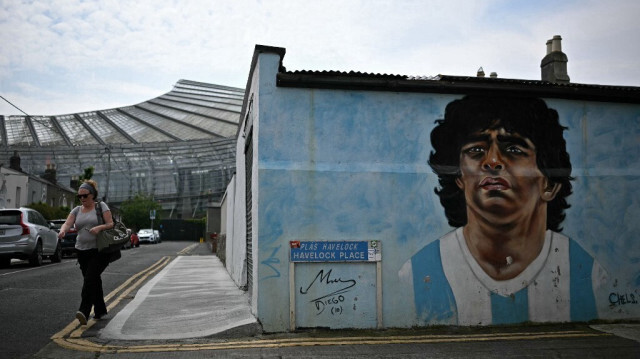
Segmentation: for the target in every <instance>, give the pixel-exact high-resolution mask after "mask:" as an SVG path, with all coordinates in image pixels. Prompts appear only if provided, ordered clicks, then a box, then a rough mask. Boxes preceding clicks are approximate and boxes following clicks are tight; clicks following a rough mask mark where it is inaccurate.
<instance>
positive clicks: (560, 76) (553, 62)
mask: <svg viewBox="0 0 640 359" xmlns="http://www.w3.org/2000/svg"><path fill="white" fill-rule="evenodd" d="M568 61H569V59H568V58H567V55H565V54H564V52H562V37H560V35H555V36H554V37H553V39H551V40H549V41H547V55H546V56H545V57H544V58H543V59H542V62H541V63H540V69H541V72H542V81H549V82H553V83H569V74H568V73H567V62H568Z"/></svg>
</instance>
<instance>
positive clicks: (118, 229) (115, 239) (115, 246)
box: [96, 202, 131, 262]
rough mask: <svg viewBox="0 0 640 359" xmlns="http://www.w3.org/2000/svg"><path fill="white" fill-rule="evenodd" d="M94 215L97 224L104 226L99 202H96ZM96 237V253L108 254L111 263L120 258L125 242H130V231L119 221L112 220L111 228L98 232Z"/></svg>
mask: <svg viewBox="0 0 640 359" xmlns="http://www.w3.org/2000/svg"><path fill="white" fill-rule="evenodd" d="M96 215H97V216H98V223H99V224H104V223H105V222H104V217H103V216H102V205H101V203H100V202H96ZM96 237H97V243H98V252H100V253H108V254H109V262H113V261H116V260H118V259H119V258H120V248H121V247H122V245H123V244H124V243H126V242H127V241H131V231H129V230H128V229H127V227H126V226H125V225H124V223H122V222H121V221H118V220H116V219H113V228H111V229H105V230H103V231H100V232H99V233H98V235H97V236H96Z"/></svg>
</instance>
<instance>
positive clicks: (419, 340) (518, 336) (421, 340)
mask: <svg viewBox="0 0 640 359" xmlns="http://www.w3.org/2000/svg"><path fill="white" fill-rule="evenodd" d="M197 245H198V244H197V243H196V244H194V245H191V246H189V247H187V248H185V249H183V250H182V251H181V252H180V253H182V252H188V251H190V250H192V249H193V248H195V246H197ZM180 253H178V254H180ZM170 261H171V258H170V257H163V258H162V259H160V260H159V261H157V262H156V263H154V264H153V265H151V266H150V267H149V268H147V269H145V270H143V271H141V272H139V273H137V274H136V275H134V276H132V277H131V278H129V279H128V280H127V281H125V282H124V283H123V284H122V285H120V286H119V287H118V288H116V289H115V290H113V291H112V292H111V293H109V295H107V297H105V302H106V301H109V300H111V299H112V298H114V297H116V295H117V294H118V293H120V292H122V293H121V294H120V295H119V296H118V297H117V298H116V299H115V300H113V301H112V302H111V303H109V305H108V307H107V308H108V310H111V309H112V308H114V307H115V306H116V305H118V304H119V303H120V301H122V299H124V298H125V297H126V296H127V295H129V293H131V292H132V291H133V290H135V289H136V288H137V287H139V286H140V285H142V283H143V282H144V281H145V280H146V279H147V278H148V277H149V276H151V275H152V274H155V273H156V272H158V271H159V270H160V269H162V268H164V267H165V266H166V265H167V264H168V263H169V262H170ZM95 323H96V321H95V320H93V319H91V320H90V321H89V323H87V325H85V326H80V325H79V323H78V322H77V321H75V320H74V321H73V322H71V323H69V325H67V326H66V327H65V328H64V329H62V330H61V331H60V332H58V333H56V334H54V335H53V336H52V337H51V339H52V340H53V342H55V343H56V344H58V345H59V346H61V347H62V348H65V349H70V350H76V351H83V352H93V353H144V352H168V351H202V350H229V349H268V348H286V347H296V346H332V345H384V344H427V343H453V342H481V341H497V340H510V341H514V340H535V339H547V338H585V337H598V336H612V334H609V333H593V332H586V331H557V332H538V333H492V334H470V335H407V336H402V335H396V336H387V337H375V336H353V337H339V338H335V337H334V338H328V337H326V338H281V339H250V340H240V341H225V342H212V343H204V344H179V343H173V344H152V345H131V346H128V345H124V346H118V345H108V344H98V343H94V342H92V341H90V340H88V339H84V338H82V333H83V332H84V331H86V330H87V329H88V328H90V327H91V326H92V325H94V324H95Z"/></svg>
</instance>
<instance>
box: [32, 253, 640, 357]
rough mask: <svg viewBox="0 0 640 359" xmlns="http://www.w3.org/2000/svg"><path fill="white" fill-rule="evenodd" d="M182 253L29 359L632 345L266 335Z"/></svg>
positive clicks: (621, 327) (220, 273)
mask: <svg viewBox="0 0 640 359" xmlns="http://www.w3.org/2000/svg"><path fill="white" fill-rule="evenodd" d="M188 249H189V254H190V255H179V256H178V257H176V258H174V259H173V260H171V261H170V262H168V263H169V264H166V266H165V267H164V268H162V269H158V271H157V272H153V273H150V274H149V278H151V279H150V280H148V281H147V282H146V283H145V284H144V285H142V286H141V287H140V288H139V289H138V290H137V292H136V293H135V297H133V299H132V300H131V301H130V302H129V303H128V304H126V305H125V306H124V307H123V308H122V309H121V310H119V311H118V312H117V313H116V314H115V315H114V316H113V317H112V318H108V319H106V320H103V321H99V322H94V323H93V324H92V323H90V325H89V326H88V327H83V328H82V329H74V328H75V327H74V328H69V329H68V330H66V329H67V328H65V330H66V332H65V330H63V332H65V334H64V335H61V336H60V337H58V338H56V336H54V337H53V338H52V339H53V342H52V343H50V344H49V345H47V346H46V347H45V348H43V350H41V351H40V352H39V353H37V354H36V355H35V356H34V358H47V359H48V358H89V357H94V355H105V358H106V357H111V356H110V355H111V354H113V355H118V354H122V355H123V357H127V358H138V357H140V358H142V357H145V358H146V357H147V356H146V355H147V354H149V353H151V352H165V353H167V354H169V353H171V354H172V357H178V358H182V357H185V358H186V357H191V355H193V353H194V352H195V351H207V350H213V351H216V350H221V349H222V350H223V352H224V350H225V349H227V350H228V349H234V348H235V349H241V348H267V347H284V346H299V345H312V346H317V345H332V344H335V345H348V344H350V343H351V344H358V343H362V342H363V340H364V339H366V340H367V341H371V342H376V341H389V340H399V339H398V338H409V337H410V338H413V339H411V340H423V341H424V340H435V339H432V338H442V337H443V336H444V337H447V338H448V337H451V338H453V339H451V340H456V341H457V340H459V339H460V338H472V340H479V339H481V338H485V337H486V338H491V340H498V339H500V338H502V336H505V338H511V339H509V340H512V339H513V335H516V336H517V335H522V336H523V337H524V338H527V337H528V336H529V335H533V334H542V332H543V331H546V334H545V335H549V333H551V335H560V336H567V335H569V336H572V335H576V336H583V335H598V334H597V333H610V334H614V335H616V336H619V337H622V338H626V339H632V340H635V341H636V342H639V343H640V324H639V323H632V324H601V325H591V326H587V325H584V324H581V325H580V324H576V325H573V324H567V325H562V324H559V325H556V326H553V325H549V326H522V327H517V326H516V327H510V328H509V327H507V328H490V327H489V328H457V327H453V328H442V327H440V328H436V329H432V328H424V329H418V328H414V329H406V330H402V329H388V330H363V331H358V330H352V331H349V330H346V331H345V330H342V331H341V330H321V329H319V330H311V331H309V330H307V331H300V332H295V333H279V334H269V335H267V334H264V333H263V332H262V328H261V326H260V324H259V323H258V321H257V320H256V318H255V317H254V316H253V315H252V314H251V311H250V307H249V301H248V296H247V293H246V292H244V291H242V290H240V289H238V287H237V286H236V284H235V282H233V280H232V279H231V277H230V276H229V274H228V273H227V271H226V268H225V267H224V266H223V265H222V263H221V262H220V260H219V259H218V257H217V256H215V255H212V253H211V252H210V251H209V250H208V246H207V245H206V244H194V246H192V247H190V248H188ZM159 268H160V267H159ZM73 324H76V323H73ZM74 330H75V331H74ZM510 332H511V333H510ZM527 333H528V334H527ZM473 338H475V339H473ZM402 340H405V339H402ZM407 340H408V339H407ZM145 353H146V354H145ZM179 353H180V354H179Z"/></svg>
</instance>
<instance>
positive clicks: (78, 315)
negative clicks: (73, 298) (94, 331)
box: [76, 311, 87, 325]
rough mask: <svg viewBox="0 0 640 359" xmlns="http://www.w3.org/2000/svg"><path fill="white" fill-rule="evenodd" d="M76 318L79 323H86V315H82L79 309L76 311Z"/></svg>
mask: <svg viewBox="0 0 640 359" xmlns="http://www.w3.org/2000/svg"><path fill="white" fill-rule="evenodd" d="M76 319H78V321H79V322H80V324H81V325H87V316H86V315H84V313H82V312H81V311H78V312H77V313H76Z"/></svg>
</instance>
